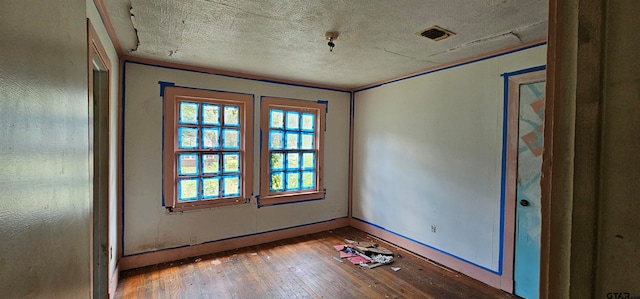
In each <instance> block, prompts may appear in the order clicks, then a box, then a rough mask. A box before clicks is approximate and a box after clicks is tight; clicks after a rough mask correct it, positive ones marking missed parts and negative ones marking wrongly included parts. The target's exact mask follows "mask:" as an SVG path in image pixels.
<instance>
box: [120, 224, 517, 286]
mask: <svg viewBox="0 0 640 299" xmlns="http://www.w3.org/2000/svg"><path fill="white" fill-rule="evenodd" d="M345 238H347V239H351V240H356V241H369V242H376V243H378V244H380V245H381V246H384V247H386V248H388V249H391V251H393V252H394V254H396V256H395V257H394V262H393V263H392V264H391V265H385V266H380V267H377V268H374V269H368V268H362V267H360V266H358V265H353V264H352V263H350V262H349V261H348V260H346V259H343V263H340V262H338V261H336V260H335V259H334V258H333V257H337V256H339V254H338V252H337V251H336V250H335V249H334V248H333V245H340V244H344V243H345V241H344V239H345ZM397 254H400V257H398V256H397ZM391 267H400V270H399V271H397V272H394V271H393V270H392V269H391ZM115 297H116V298H516V297H515V296H513V295H510V294H507V293H505V292H503V291H500V290H497V289H494V288H492V287H490V286H488V285H485V284H483V283H481V282H479V281H477V280H474V279H472V278H469V277H467V276H465V275H463V274H460V273H457V272H454V271H451V270H448V269H445V268H442V267H440V266H438V265H436V264H433V263H431V262H429V261H427V260H425V259H422V258H418V257H416V256H414V255H412V254H410V253H408V252H406V251H405V250H402V249H398V248H397V247H395V246H393V245H390V244H388V243H385V242H383V241H381V240H378V239H373V238H372V237H370V236H368V235H367V234H366V233H364V232H362V231H359V230H357V229H355V228H352V227H347V228H340V229H337V230H334V231H327V232H321V233H317V234H312V235H306V236H302V237H297V238H291V239H286V240H281V241H276V242H271V243H267V244H262V245H258V246H251V247H246V248H240V249H237V250H231V251H224V252H220V253H216V254H210V255H206V256H202V257H199V258H191V259H186V260H181V261H177V262H172V263H165V264H160V265H156V266H150V267H145V268H140V269H133V270H129V271H123V272H122V273H120V281H119V283H118V290H117V292H116V296H115Z"/></svg>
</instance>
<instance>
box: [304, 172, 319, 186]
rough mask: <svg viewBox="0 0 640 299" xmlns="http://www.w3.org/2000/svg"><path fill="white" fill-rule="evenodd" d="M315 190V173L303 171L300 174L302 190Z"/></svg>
mask: <svg viewBox="0 0 640 299" xmlns="http://www.w3.org/2000/svg"><path fill="white" fill-rule="evenodd" d="M315 188H316V175H315V171H303V172H302V187H301V189H303V190H308V189H315Z"/></svg>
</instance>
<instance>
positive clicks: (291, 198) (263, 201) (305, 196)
mask: <svg viewBox="0 0 640 299" xmlns="http://www.w3.org/2000/svg"><path fill="white" fill-rule="evenodd" d="M324 198H325V191H313V192H305V193H296V194H277V195H270V196H265V197H260V201H259V203H258V204H259V206H272V205H279V204H285V203H296V202H303V201H310V200H319V199H324Z"/></svg>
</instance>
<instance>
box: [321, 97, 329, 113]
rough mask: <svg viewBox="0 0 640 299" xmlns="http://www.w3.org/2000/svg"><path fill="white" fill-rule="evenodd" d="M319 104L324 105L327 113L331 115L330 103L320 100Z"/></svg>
mask: <svg viewBox="0 0 640 299" xmlns="http://www.w3.org/2000/svg"><path fill="white" fill-rule="evenodd" d="M318 104H323V105H324V106H325V113H329V101H327V100H318Z"/></svg>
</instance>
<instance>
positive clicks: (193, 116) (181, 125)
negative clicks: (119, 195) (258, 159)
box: [163, 87, 253, 211]
mask: <svg viewBox="0 0 640 299" xmlns="http://www.w3.org/2000/svg"><path fill="white" fill-rule="evenodd" d="M164 101H165V103H164V176H163V180H164V182H163V183H164V204H165V207H167V208H170V209H172V210H176V211H180V210H190V209H198V208H209V207H214V206H220V205H230V204H241V203H245V202H246V201H247V200H248V199H249V197H250V195H251V186H252V182H253V177H252V165H253V161H252V149H253V143H252V135H253V134H252V132H253V122H252V119H253V96H252V95H246V94H236V93H225V92H213V91H205V90H194V89H186V88H178V87H167V88H166V89H165V97H164Z"/></svg>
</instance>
